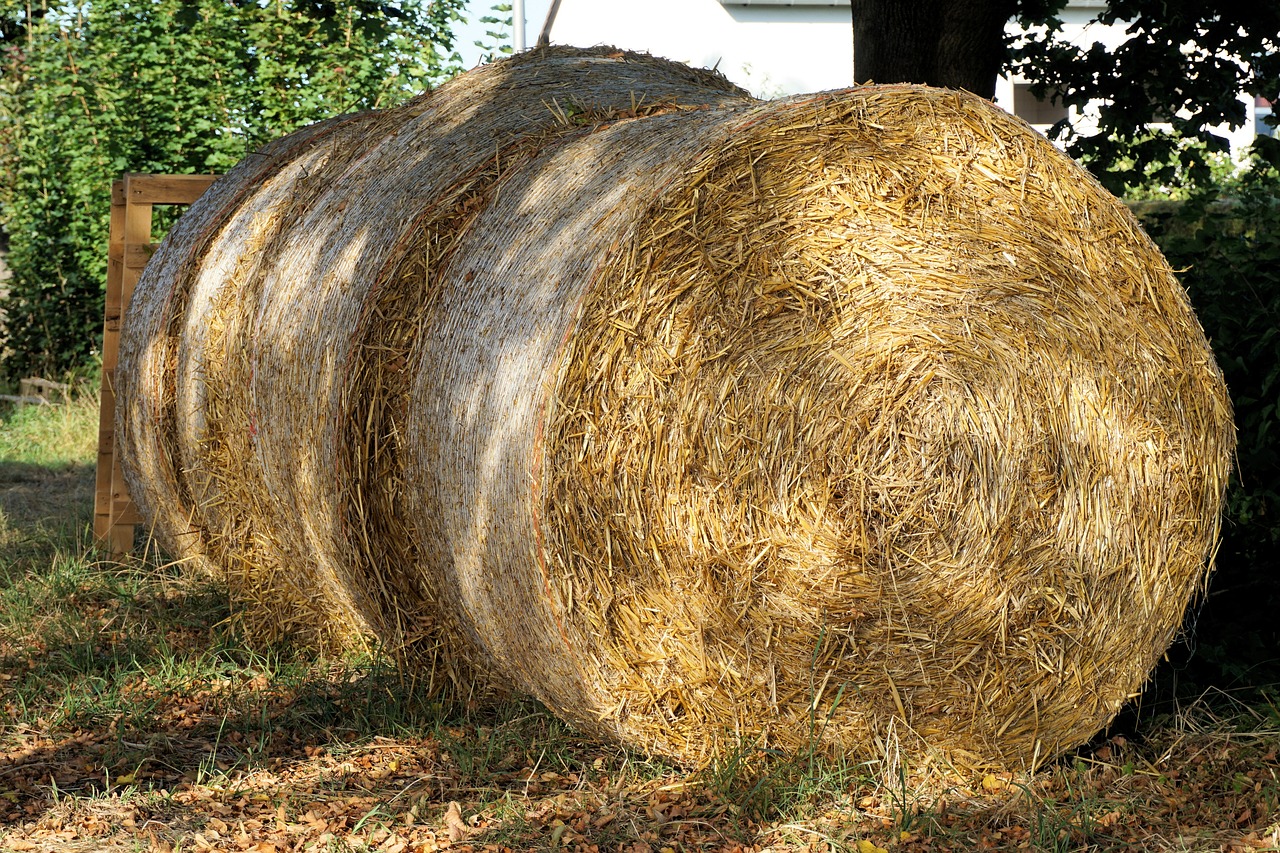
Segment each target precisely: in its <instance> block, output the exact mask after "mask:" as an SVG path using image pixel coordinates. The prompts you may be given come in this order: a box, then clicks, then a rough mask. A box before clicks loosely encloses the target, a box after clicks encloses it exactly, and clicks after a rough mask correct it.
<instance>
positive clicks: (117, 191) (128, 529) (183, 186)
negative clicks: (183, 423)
mask: <svg viewBox="0 0 1280 853" xmlns="http://www.w3.org/2000/svg"><path fill="white" fill-rule="evenodd" d="M216 177H217V176H216V175H133V174H127V175H125V176H124V178H123V179H122V180H119V181H116V182H115V183H113V184H112V185H111V230H110V237H109V240H108V246H107V298H106V304H105V306H104V309H103V315H102V396H101V398H100V401H99V410H98V471H97V482H96V487H95V489H94V500H93V536H94V539H95V540H97V542H98V543H99V545H101V546H102V547H104V548H105V549H106V550H107V551H109V552H110V553H111V554H112V555H115V556H118V555H120V554H124V553H126V552H128V551H129V550H131V549H132V548H133V535H134V528H135V526H136V525H137V524H138V522H140V521H141V520H142V519H141V517H140V516H139V515H138V511H137V508H136V507H135V506H134V504H133V500H132V499H131V498H130V497H129V489H128V487H127V486H126V485H125V482H124V478H123V476H122V475H121V472H120V460H119V458H118V456H117V453H116V440H115V439H116V392H115V387H116V385H115V380H116V363H117V361H118V359H119V355H120V322H121V318H122V317H123V316H124V312H125V310H126V309H127V308H128V307H129V299H130V297H132V296H133V288H134V286H135V285H136V284H137V283H138V279H139V278H140V277H141V275H142V268H143V267H145V266H146V264H147V260H148V259H149V258H150V257H151V253H152V252H154V251H155V248H156V244H154V243H152V242H151V212H152V208H153V207H154V206H155V205H157V204H166V205H168V204H191V203H192V202H193V201H195V200H196V199H197V198H199V197H200V196H201V195H202V194H203V193H204V191H205V190H207V189H208V188H209V185H210V184H212V183H213V182H214V180H215V179H216Z"/></svg>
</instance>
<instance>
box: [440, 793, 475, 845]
mask: <svg viewBox="0 0 1280 853" xmlns="http://www.w3.org/2000/svg"><path fill="white" fill-rule="evenodd" d="M444 826H445V830H446V831H447V832H448V833H449V840H450V841H463V840H465V839H466V838H467V836H469V835H470V834H471V827H469V826H467V824H466V821H464V820H463V819H462V806H460V805H458V803H457V801H456V800H455V801H454V802H451V803H449V807H448V808H446V809H445V810H444Z"/></svg>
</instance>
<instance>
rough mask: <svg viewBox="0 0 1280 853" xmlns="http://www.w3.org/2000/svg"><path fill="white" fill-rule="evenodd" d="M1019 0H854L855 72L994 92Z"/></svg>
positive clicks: (866, 78) (864, 78)
mask: <svg viewBox="0 0 1280 853" xmlns="http://www.w3.org/2000/svg"><path fill="white" fill-rule="evenodd" d="M1014 4H1015V0H852V4H851V5H852V14H853V77H854V79H855V80H857V81H858V82H860V83H865V82H875V83H925V84H928V85H930V86H943V87H946V88H950V89H967V90H969V91H970V92H974V93H975V94H978V95H982V96H983V97H987V98H990V97H992V96H994V95H995V91H996V77H997V76H998V75H999V73H1000V67H1001V65H1002V60H1003V58H1004V25H1005V22H1006V21H1008V20H1009V17H1010V16H1011V15H1012V14H1013V10H1014Z"/></svg>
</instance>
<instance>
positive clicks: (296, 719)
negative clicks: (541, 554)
mask: <svg viewBox="0 0 1280 853" xmlns="http://www.w3.org/2000/svg"><path fill="white" fill-rule="evenodd" d="M96 434H97V422H96V408H95V406H94V404H93V400H92V399H90V398H87V397H77V398H75V399H73V400H72V401H70V402H69V403H68V404H67V405H60V406H49V407H39V408H34V407H32V408H26V409H21V410H12V409H9V410H0V849H17V850H42V851H44V850H48V851H78V850H84V851H98V850H120V851H126V850H169V851H178V850H183V851H187V850H200V849H228V850H236V849H242V850H285V849H299V850H314V851H335V853H337V851H368V850H381V851H391V853H398V852H399V851H420V850H435V849H443V848H451V849H457V850H466V849H474V850H504V849H509V850H545V849H564V850H582V851H591V850H634V851H640V850H651V851H663V850H671V851H683V850H735V849H737V850H764V849H769V850H774V851H792V850H795V851H799V850H820V851H856V853H874V851H876V850H905V851H926V850H928V851H934V850H939V851H941V850H957V851H960V850H978V849H997V850H999V849H1009V850H1017V849H1028V850H1051V851H1057V850H1061V851H1068V850H1071V851H1076V850H1132V849H1141V850H1155V851H1200V850H1240V851H1243V850H1266V849H1271V850H1275V849H1278V848H1280V823H1278V821H1280V760H1278V759H1277V752H1278V751H1280V707H1278V706H1277V705H1276V703H1275V701H1274V697H1273V696H1272V698H1271V699H1270V700H1265V699H1264V701H1263V702H1262V703H1261V704H1256V705H1245V704H1240V703H1237V702H1233V701H1231V700H1230V698H1229V697H1227V696H1225V695H1221V694H1217V695H1210V696H1206V697H1205V698H1204V699H1203V700H1202V701H1199V702H1196V703H1193V704H1190V705H1187V706H1184V707H1182V708H1181V709H1180V710H1179V712H1178V713H1176V714H1172V715H1166V716H1165V717H1162V718H1159V719H1147V720H1145V721H1143V723H1142V724H1141V726H1140V727H1139V731H1138V732H1136V733H1134V735H1133V736H1130V737H1128V738H1124V737H1119V736H1113V737H1111V738H1109V739H1099V740H1098V741H1097V742H1096V743H1094V744H1093V745H1092V746H1090V747H1089V748H1086V749H1083V750H1081V751H1080V752H1079V754H1077V755H1075V756H1069V757H1067V758H1065V759H1063V760H1061V761H1059V762H1058V763H1056V764H1054V765H1052V766H1050V767H1048V768H1046V769H1045V770H1043V771H1041V772H1040V773H1038V774H1036V775H1034V776H1029V775H1026V774H1020V775H1003V776H996V775H992V776H989V777H986V778H983V779H961V778H946V779H940V778H938V777H937V775H936V774H932V775H930V774H926V773H924V772H923V770H922V769H921V768H919V767H914V766H913V765H912V759H911V757H910V756H903V757H901V758H900V759H899V760H895V761H879V762H867V761H857V760H854V759H850V758H840V757H836V758H833V757H830V756H824V755H821V754H818V753H812V752H802V753H800V754H797V755H780V754H775V753H771V752H766V751H762V750H760V749H758V748H756V746H755V745H754V744H750V743H744V744H741V745H740V746H739V747H738V749H736V750H733V751H731V752H730V753H729V754H727V755H724V756H722V757H721V759H720V760H718V761H717V762H715V763H713V764H712V765H710V766H708V767H706V768H703V769H701V770H698V771H696V772H689V771H686V770H682V769H681V768H678V767H674V766H671V765H669V764H666V763H663V762H661V761H655V760H651V759H647V758H645V757H643V756H640V755H636V754H634V753H631V752H628V751H626V750H623V749H620V748H618V747H616V746H611V745H607V744H600V743H595V742H592V741H588V740H584V739H582V738H580V737H578V736H577V735H576V734H575V732H573V731H572V730H571V729H569V728H568V727H566V726H565V725H564V724H563V723H561V722H560V721H559V720H557V719H556V718H555V717H554V716H552V715H551V714H550V713H548V712H547V711H546V710H545V709H544V708H542V707H541V706H539V705H538V704H536V703H533V702H530V701H521V700H512V701H509V702H507V703H504V704H501V705H498V706H496V707H477V708H469V709H466V708H464V709H457V708H448V707H443V706H441V705H439V704H438V703H435V702H433V701H432V700H431V699H430V698H429V697H425V696H422V695H420V694H419V693H418V692H417V691H416V690H415V689H414V685H413V682H412V680H411V679H406V678H402V677H401V674H400V673H399V672H397V671H396V670H395V668H394V667H393V666H392V665H391V664H389V663H388V662H387V661H385V660H382V659H380V658H378V657H376V656H374V657H367V658H350V659H339V660H332V659H322V658H317V657H315V656H313V655H311V654H310V653H309V652H308V651H307V650H305V649H300V648H290V647H288V646H276V647H270V648H261V647H257V646H255V645H253V644H252V643H250V642H248V641H247V640H246V638H244V637H242V636H240V635H239V634H238V633H237V631H236V629H235V624H236V623H235V620H234V619H232V618H230V617H231V616H232V614H233V610H232V604H231V602H229V601H228V600H227V596H226V592H225V589H223V588H222V587H221V586H220V585H219V584H218V583H217V582H216V581H214V580H212V579H209V578H204V577H198V576H193V575H192V574H190V573H188V572H185V571H183V569H182V568H181V567H179V566H174V565H170V564H167V563H165V562H164V561H163V560H162V559H159V558H158V557H157V555H155V554H150V555H148V556H146V557H130V558H127V559H125V560H121V561H112V560H107V559H104V558H103V557H102V555H101V554H100V553H99V552H97V551H95V550H94V548H93V547H92V543H91V542H90V537H89V534H88V530H89V525H90V521H91V512H92V482H93V470H92V461H93V457H94V449H95V447H94V445H95V442H96ZM1269 695H1270V694H1266V693H1265V692H1264V693H1263V696H1264V697H1267V696H1269ZM813 725H814V726H818V725H820V721H816V720H815V721H813Z"/></svg>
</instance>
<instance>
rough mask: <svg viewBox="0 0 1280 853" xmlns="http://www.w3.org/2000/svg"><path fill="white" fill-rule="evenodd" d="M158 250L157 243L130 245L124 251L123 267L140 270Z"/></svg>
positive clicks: (158, 245)
mask: <svg viewBox="0 0 1280 853" xmlns="http://www.w3.org/2000/svg"><path fill="white" fill-rule="evenodd" d="M158 248H160V244H159V243H144V244H139V243H130V244H129V245H128V247H127V248H126V249H125V250H124V265H125V266H126V267H128V268H130V269H138V270H140V269H142V268H143V267H145V266H146V265H147V261H149V260H151V256H152V255H154V254H155V253H156V249H158Z"/></svg>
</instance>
